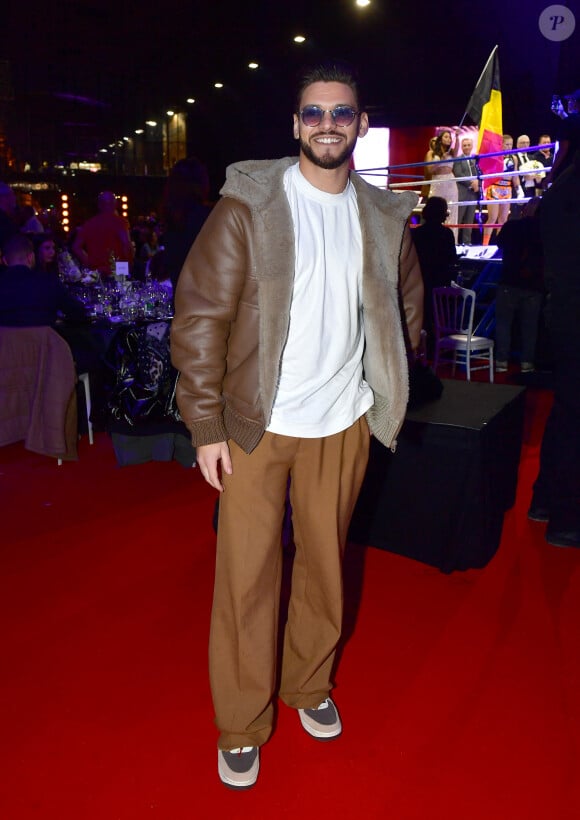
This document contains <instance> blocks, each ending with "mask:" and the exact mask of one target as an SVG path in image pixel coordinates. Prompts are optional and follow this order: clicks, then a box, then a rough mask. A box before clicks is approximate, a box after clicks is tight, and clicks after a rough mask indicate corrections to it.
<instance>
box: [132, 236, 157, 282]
mask: <svg viewBox="0 0 580 820" xmlns="http://www.w3.org/2000/svg"><path fill="white" fill-rule="evenodd" d="M138 234H139V238H138V241H137V242H136V253H135V262H134V265H133V274H132V275H133V278H134V279H141V280H143V279H145V276H146V274H147V271H148V270H149V266H150V264H151V260H152V259H153V257H154V256H155V255H156V254H157V253H159V252H160V250H161V247H160V244H159V236H158V233H157V229H156V227H154V226H153V225H147V224H143V225H141V227H140V228H139V232H138Z"/></svg>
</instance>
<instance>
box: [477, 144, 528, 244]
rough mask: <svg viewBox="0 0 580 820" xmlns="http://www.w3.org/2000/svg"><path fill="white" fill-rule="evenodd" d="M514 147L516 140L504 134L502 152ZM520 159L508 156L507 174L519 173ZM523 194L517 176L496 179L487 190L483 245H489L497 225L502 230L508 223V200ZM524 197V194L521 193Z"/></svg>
mask: <svg viewBox="0 0 580 820" xmlns="http://www.w3.org/2000/svg"><path fill="white" fill-rule="evenodd" d="M513 147H514V138H513V137H512V136H511V135H510V134H504V135H503V138H502V150H503V151H511V150H512V148H513ZM517 163H518V159H517V156H516V155H515V154H506V156H505V157H504V159H503V170H504V171H507V172H512V171H517ZM520 192H521V185H520V180H519V177H518V176H517V174H516V175H513V176H512V175H511V174H510V175H509V176H503V177H500V178H499V179H494V180H493V181H492V182H491V184H487V186H486V188H485V200H486V204H487V222H486V224H485V227H484V229H483V244H484V245H489V242H490V239H491V236H492V234H493V232H494V230H495V227H494V226H495V225H499V226H500V228H501V226H502V225H504V224H505V223H506V222H507V219H508V216H509V214H510V203H509V202H506V200H510V199H513V194H514V193H517V194H519V193H520ZM521 195H522V196H523V192H521Z"/></svg>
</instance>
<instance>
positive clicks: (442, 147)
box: [425, 129, 459, 242]
mask: <svg viewBox="0 0 580 820" xmlns="http://www.w3.org/2000/svg"><path fill="white" fill-rule="evenodd" d="M429 145H430V146H431V143H430V144H429ZM456 153H457V145H456V144H455V145H454V142H453V134H452V132H451V131H449V129H445V130H444V131H441V133H439V134H437V136H436V137H435V142H434V143H433V147H432V148H431V147H429V150H428V151H427V153H426V155H425V162H429V163H433V164H430V165H428V166H427V172H428V174H429V178H430V179H431V186H430V188H429V196H441V197H443V198H444V199H445V200H447V210H448V212H449V213H448V218H447V221H448V222H449V223H450V224H451V225H454V226H456V225H457V215H458V206H457V201H458V197H459V193H458V190H457V183H456V181H455V177H454V175H453V157H454V156H455V154H456ZM443 160H449V162H443ZM435 163H436V164H435ZM452 231H453V236H454V239H455V241H456V242H457V238H458V229H457V227H453V228H452Z"/></svg>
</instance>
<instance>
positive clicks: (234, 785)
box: [218, 753, 260, 792]
mask: <svg viewBox="0 0 580 820" xmlns="http://www.w3.org/2000/svg"><path fill="white" fill-rule="evenodd" d="M218 755H219V753H218ZM259 773H260V757H259V755H258V757H257V758H256V762H255V763H254V764H253V765H252V767H251V768H250V769H249V770H248V772H247V773H244V774H246V779H245V780H243V779H238V780H233V779H232V778H231V777H229V776H228V774H227V771H226V764H225V761H223V758H222V757H221V755H219V756H218V776H219V779H220V780H221V782H222V783H223V784H224V786H225V787H226V788H228V789H232V791H236V792H237V791H247V790H248V789H251V788H252V786H254V785H255V784H256V781H257V779H258V774H259ZM244 774H240V775H238V777H239V778H243V777H244Z"/></svg>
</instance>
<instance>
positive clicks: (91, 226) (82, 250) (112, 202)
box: [72, 191, 134, 277]
mask: <svg viewBox="0 0 580 820" xmlns="http://www.w3.org/2000/svg"><path fill="white" fill-rule="evenodd" d="M97 207H98V213H97V214H96V215H95V216H93V217H91V218H90V219H88V220H87V221H86V222H85V224H84V225H82V226H81V227H80V228H79V229H78V231H77V233H76V236H75V239H74V243H73V247H72V250H73V253H74V255H75V256H76V257H77V259H78V260H79V262H80V263H81V265H82V266H83V267H85V268H90V270H98V271H99V273H100V274H101V276H105V277H107V276H110V275H111V273H113V272H114V270H113V267H112V265H113V260H115V261H117V262H128V263H129V264H131V263H132V262H133V256H134V250H133V244H132V242H131V237H130V235H129V224H128V222H127V220H126V219H124V218H123V217H122V216H119V214H118V213H117V197H116V196H115V194H114V193H113V192H112V191H102V192H101V193H100V194H99V197H98V200H97Z"/></svg>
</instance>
